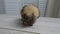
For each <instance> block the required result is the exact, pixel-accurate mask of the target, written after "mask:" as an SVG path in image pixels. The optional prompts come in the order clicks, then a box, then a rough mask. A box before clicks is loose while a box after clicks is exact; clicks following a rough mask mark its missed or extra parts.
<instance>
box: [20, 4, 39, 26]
mask: <svg viewBox="0 0 60 34" xmlns="http://www.w3.org/2000/svg"><path fill="white" fill-rule="evenodd" d="M39 16H40V12H39V10H38V8H37V7H36V6H34V5H32V4H28V5H25V6H23V8H22V10H21V17H22V21H23V25H24V26H32V25H33V24H34V23H35V21H36V19H37V18H39Z"/></svg>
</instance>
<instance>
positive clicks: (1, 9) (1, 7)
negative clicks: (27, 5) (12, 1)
mask: <svg viewBox="0 0 60 34" xmlns="http://www.w3.org/2000/svg"><path fill="white" fill-rule="evenodd" d="M4 13H5V6H4V0H0V14H4Z"/></svg>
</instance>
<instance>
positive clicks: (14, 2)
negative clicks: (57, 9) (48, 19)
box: [5, 0, 47, 16]
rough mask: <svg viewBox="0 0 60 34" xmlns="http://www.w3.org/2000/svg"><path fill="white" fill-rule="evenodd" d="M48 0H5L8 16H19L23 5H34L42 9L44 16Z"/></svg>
mask: <svg viewBox="0 0 60 34" xmlns="http://www.w3.org/2000/svg"><path fill="white" fill-rule="evenodd" d="M46 1H47V0H5V10H6V14H7V15H18V14H19V13H20V9H21V8H22V7H23V5H25V4H28V3H33V4H35V5H36V6H38V8H39V9H40V12H41V16H44V12H45V7H46Z"/></svg>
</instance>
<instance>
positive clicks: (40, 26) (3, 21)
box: [0, 15, 60, 34]
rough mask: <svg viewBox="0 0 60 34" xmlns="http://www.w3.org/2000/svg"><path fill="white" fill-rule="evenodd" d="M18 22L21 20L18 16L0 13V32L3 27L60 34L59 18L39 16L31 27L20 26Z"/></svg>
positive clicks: (43, 33) (44, 33)
mask: <svg viewBox="0 0 60 34" xmlns="http://www.w3.org/2000/svg"><path fill="white" fill-rule="evenodd" d="M19 22H21V21H20V19H19V16H8V15H0V33H2V31H4V30H2V29H5V30H14V31H19V30H20V31H23V32H29V33H34V34H35V33H36V34H39V33H41V34H60V19H59V18H47V17H40V18H39V19H38V20H37V21H36V23H35V24H34V26H32V27H22V25H21V24H20V23H19ZM4 32H6V31H4ZM7 32H8V31H7Z"/></svg>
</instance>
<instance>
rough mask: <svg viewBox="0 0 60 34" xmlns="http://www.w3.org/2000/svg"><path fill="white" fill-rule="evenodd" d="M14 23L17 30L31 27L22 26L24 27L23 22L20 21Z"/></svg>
mask: <svg viewBox="0 0 60 34" xmlns="http://www.w3.org/2000/svg"><path fill="white" fill-rule="evenodd" d="M14 23H15V26H16V27H17V28H27V27H31V26H24V25H23V21H22V20H21V19H16V20H15V22H14Z"/></svg>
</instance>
